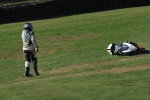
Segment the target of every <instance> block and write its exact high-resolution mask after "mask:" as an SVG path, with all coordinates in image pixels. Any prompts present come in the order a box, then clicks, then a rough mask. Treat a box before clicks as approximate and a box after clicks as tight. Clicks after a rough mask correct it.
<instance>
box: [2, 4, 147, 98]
mask: <svg viewBox="0 0 150 100" xmlns="http://www.w3.org/2000/svg"><path fill="white" fill-rule="evenodd" d="M149 11H150V7H149V6H147V7H139V8H127V9H120V10H111V11H105V12H95V13H87V14H81V15H72V16H66V17H60V18H53V19H45V20H35V21H30V22H31V23H32V24H33V26H34V31H35V35H36V40H37V43H38V46H39V53H38V54H37V57H38V67H39V72H40V74H41V75H40V76H38V77H35V76H34V77H31V78H26V77H23V73H24V60H25V58H24V55H23V53H22V40H21V32H22V30H23V26H24V23H25V22H18V23H10V24H2V25H0V43H1V48H0V68H1V70H0V73H1V75H0V79H1V81H0V89H1V91H0V99H1V100H149V98H150V90H149V88H150V86H149V82H150V74H149V73H150V71H149V70H144V69H143V70H132V71H131V70H128V68H132V67H133V68H135V67H136V66H141V68H142V66H143V68H144V66H149V62H150V54H145V55H136V56H124V57H119V56H111V55H109V54H108V53H107V52H106V48H107V46H108V45H109V44H110V43H112V42H114V43H116V44H120V43H121V42H124V41H126V40H131V41H133V42H136V43H138V44H139V45H140V46H142V47H145V48H146V49H150V47H149V40H150V34H149V30H150V28H149V26H150V23H149V19H150V16H149ZM30 67H31V73H33V69H32V65H31V66H30ZM115 68H118V69H119V70H114V69H115ZM123 68H126V69H127V70H126V71H122V70H123ZM114 71H117V72H114ZM119 71H121V73H119Z"/></svg>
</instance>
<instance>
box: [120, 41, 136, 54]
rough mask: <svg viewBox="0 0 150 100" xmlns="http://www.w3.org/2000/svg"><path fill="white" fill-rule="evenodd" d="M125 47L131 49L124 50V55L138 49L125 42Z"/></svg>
mask: <svg viewBox="0 0 150 100" xmlns="http://www.w3.org/2000/svg"><path fill="white" fill-rule="evenodd" d="M123 45H126V46H128V47H129V48H128V49H127V50H123V51H122V53H129V52H132V51H135V50H136V49H137V48H136V47H135V46H134V45H132V44H130V43H126V42H124V43H123Z"/></svg>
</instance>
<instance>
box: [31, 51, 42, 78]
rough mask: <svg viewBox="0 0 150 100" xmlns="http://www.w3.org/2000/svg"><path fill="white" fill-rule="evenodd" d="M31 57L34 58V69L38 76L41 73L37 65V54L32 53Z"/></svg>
mask: <svg viewBox="0 0 150 100" xmlns="http://www.w3.org/2000/svg"><path fill="white" fill-rule="evenodd" d="M31 59H32V63H33V69H34V73H35V75H36V76H38V75H40V74H39V73H38V67H37V62H38V61H37V58H36V55H35V54H33V53H31Z"/></svg>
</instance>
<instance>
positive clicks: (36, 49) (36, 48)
mask: <svg viewBox="0 0 150 100" xmlns="http://www.w3.org/2000/svg"><path fill="white" fill-rule="evenodd" d="M38 51H39V49H38V46H37V45H36V47H35V52H36V53H37V52H38Z"/></svg>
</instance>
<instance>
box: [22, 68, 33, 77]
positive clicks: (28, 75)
mask: <svg viewBox="0 0 150 100" xmlns="http://www.w3.org/2000/svg"><path fill="white" fill-rule="evenodd" d="M29 70H30V68H29V67H26V70H25V73H24V76H25V77H32V76H33V75H32V74H30V73H29Z"/></svg>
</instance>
